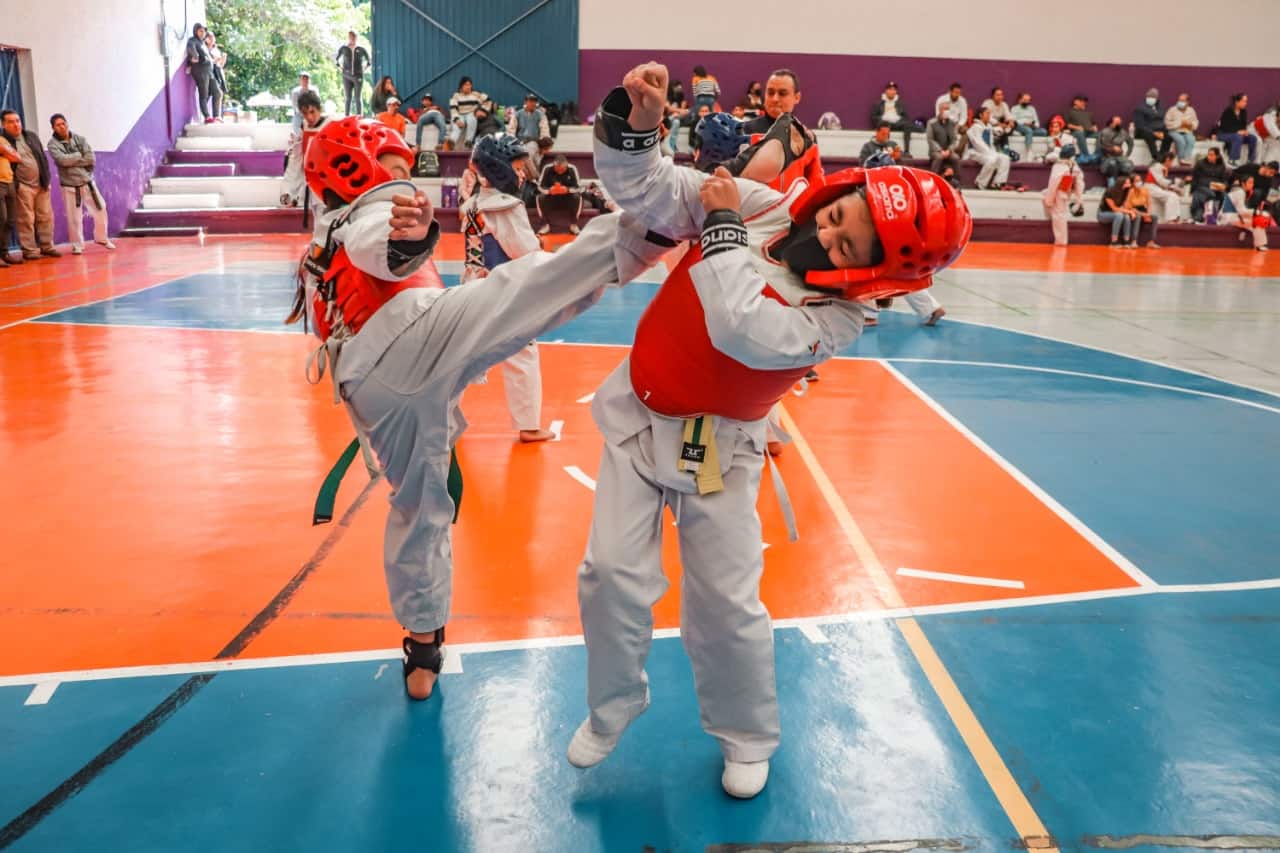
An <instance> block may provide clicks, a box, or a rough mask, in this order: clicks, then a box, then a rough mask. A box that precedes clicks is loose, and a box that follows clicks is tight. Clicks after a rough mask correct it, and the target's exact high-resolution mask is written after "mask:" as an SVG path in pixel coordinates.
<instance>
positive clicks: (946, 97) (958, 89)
mask: <svg viewBox="0 0 1280 853" xmlns="http://www.w3.org/2000/svg"><path fill="white" fill-rule="evenodd" d="M943 104H946V105H947V107H948V108H949V109H950V113H951V120H952V121H954V122H955V123H956V127H967V126H968V124H969V102H968V101H966V100H965V99H964V87H963V86H961V85H960V84H959V83H952V84H951V86H950V87H948V89H947V91H946V93H944V94H942V95H939V96H938V100H936V101H934V102H933V113H934V115H937V113H938V107H940V106H942V105H943Z"/></svg>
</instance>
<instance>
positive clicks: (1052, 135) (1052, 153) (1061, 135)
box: [1044, 116, 1080, 163]
mask: <svg viewBox="0 0 1280 853" xmlns="http://www.w3.org/2000/svg"><path fill="white" fill-rule="evenodd" d="M1048 143H1049V150H1048V151H1047V152H1046V153H1045V155H1044V161H1045V162H1046V163H1056V162H1058V157H1059V156H1061V152H1062V148H1063V146H1066V145H1070V146H1071V148H1072V150H1073V151H1075V152H1076V163H1079V162H1080V159H1079V151H1080V149H1079V148H1077V147H1076V138H1075V136H1073V135H1072V134H1071V132H1070V131H1068V130H1067V122H1066V120H1065V119H1063V117H1062V116H1054V117H1053V118H1051V119H1049V138H1048Z"/></svg>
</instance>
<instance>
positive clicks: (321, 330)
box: [310, 246, 444, 341]
mask: <svg viewBox="0 0 1280 853" xmlns="http://www.w3.org/2000/svg"><path fill="white" fill-rule="evenodd" d="M319 249H320V247H318V246H313V247H312V250H313V251H317V250H319ZM415 287H435V288H443V287H444V282H442V281H441V280H440V273H439V272H437V271H436V266H435V264H433V263H432V262H431V261H427V262H426V263H424V264H423V265H422V267H421V268H419V270H418V271H417V272H416V273H414V274H413V275H411V276H409V277H408V278H406V279H404V280H403V281H386V280H384V279H380V278H374V277H373V276H372V275H370V274H369V273H367V272H365V271H364V270H362V269H359V268H358V267H356V266H355V265H354V264H352V263H351V259H350V258H348V257H347V250H346V248H345V247H340V248H339V249H338V250H337V251H336V252H334V255H333V260H331V261H330V262H329V266H328V269H327V270H325V272H324V276H323V277H322V278H320V279H319V281H318V282H317V283H316V286H315V287H314V288H313V289H312V292H311V296H310V298H311V316H312V320H313V321H314V323H315V332H316V335H318V336H319V338H320V340H322V341H327V340H328V339H329V337H330V335H332V334H333V333H334V332H335V330H337V331H339V332H340V333H341V334H340V335H339V336H340V337H349V336H350V335H354V334H356V333H357V332H359V331H360V328H361V327H362V326H364V324H365V322H366V321H367V320H368V319H369V318H370V317H372V316H373V315H374V314H375V313H376V312H377V310H378V309H379V308H381V307H382V306H383V305H385V304H386V303H387V302H388V301H389V300H390V299H391V297H393V296H395V295H396V294H397V293H402V292H404V291H406V290H409V289H411V288H415Z"/></svg>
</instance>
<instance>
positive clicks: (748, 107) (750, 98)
mask: <svg viewBox="0 0 1280 853" xmlns="http://www.w3.org/2000/svg"><path fill="white" fill-rule="evenodd" d="M742 106H743V107H744V111H745V115H744V116H743V118H756V117H758V116H761V115H763V114H764V86H762V85H760V81H759V80H752V81H751V82H750V83H749V84H748V85H747V96H746V98H745V100H744V101H743V102H742Z"/></svg>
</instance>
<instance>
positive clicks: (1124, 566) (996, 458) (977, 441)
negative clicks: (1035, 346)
mask: <svg viewBox="0 0 1280 853" xmlns="http://www.w3.org/2000/svg"><path fill="white" fill-rule="evenodd" d="M880 363H881V364H883V365H884V368H885V370H887V371H889V372H890V373H892V374H893V375H894V377H896V378H897V380H898V381H899V382H901V383H902V384H903V385H904V386H905V387H906V388H907V389H908V390H909V391H911V393H913V394H915V395H916V396H917V397H919V398H920V400H921V401H922V402H923V403H924V404H925V405H926V406H928V407H929V408H931V409H933V411H935V412H937V414H938V416H939V417H941V418H942V419H943V420H945V421H946V422H947V423H949V424H950V425H951V426H952V427H953V428H955V429H956V430H957V431H958V432H959V433H960V434H961V435H963V436H964V437H965V438H967V439H969V441H971V442H973V445H974V447H977V448H978V449H979V450H981V451H982V452H983V453H985V454H986V455H987V457H988V458H990V459H991V460H992V461H993V462H995V463H996V464H997V465H999V466H1000V467H1001V468H1002V469H1003V470H1004V471H1005V473H1007V474H1008V475H1009V476H1011V477H1013V479H1014V480H1016V481H1017V482H1018V483H1019V484H1020V485H1021V486H1022V487H1023V488H1024V489H1026V490H1027V491H1029V492H1031V494H1033V495H1035V497H1036V498H1037V499H1039V501H1040V502H1041V503H1043V504H1044V505H1045V506H1046V507H1048V508H1049V509H1050V511H1052V512H1053V513H1054V514H1055V515H1057V516H1058V517H1059V518H1061V519H1062V520H1063V521H1065V522H1066V523H1067V524H1068V525H1069V526H1070V527H1071V529H1073V530H1075V531H1076V532H1077V533H1079V534H1080V535H1081V536H1083V537H1084V539H1085V541H1087V542H1088V543H1089V544H1091V545H1093V547H1095V548H1097V549H1098V550H1099V551H1101V552H1102V553H1103V555H1105V556H1106V557H1107V558H1108V559H1109V560H1111V562H1113V563H1115V564H1116V565H1117V566H1118V567H1119V568H1120V570H1121V571H1123V572H1124V573H1125V574H1127V575H1128V576H1129V577H1131V578H1133V580H1134V582H1135V583H1137V584H1138V585H1139V586H1155V585H1156V582H1155V581H1153V580H1152V579H1151V578H1150V577H1149V576H1148V575H1147V573H1146V572H1144V571H1142V569H1139V568H1138V567H1137V566H1135V565H1134V564H1133V563H1132V562H1130V560H1129V559H1128V558H1127V557H1125V556H1124V555H1123V554H1121V553H1120V552H1119V551H1117V550H1116V549H1115V548H1113V547H1111V545H1109V544H1108V543H1107V542H1106V541H1104V540H1103V538H1102V537H1101V536H1099V535H1098V534H1097V533H1094V532H1093V530H1092V529H1091V528H1090V527H1089V526H1088V525H1086V524H1085V523H1084V522H1083V521H1081V520H1080V519H1078V518H1076V517H1075V515H1073V514H1072V513H1071V512H1069V511H1068V510H1067V508H1066V507H1064V506H1063V505H1062V504H1060V503H1058V502H1057V501H1056V500H1054V499H1053V498H1052V497H1051V496H1050V495H1049V493H1048V492H1046V491H1045V490H1044V489H1042V488H1040V486H1038V485H1037V484H1036V483H1035V482H1034V481H1033V480H1032V479H1031V478H1030V477H1028V476H1027V475H1026V474H1024V473H1022V471H1020V470H1018V469H1017V468H1016V467H1014V466H1013V464H1011V463H1010V462H1009V460H1007V459H1005V458H1004V457H1003V456H1001V455H1000V454H999V453H997V452H996V451H995V450H994V449H993V448H992V447H991V446H990V445H989V444H987V443H986V442H985V441H983V440H982V439H981V438H979V437H978V435H977V433H975V432H974V431H973V430H971V429H969V428H968V427H966V426H965V425H964V424H962V423H960V421H959V420H958V419H957V418H956V417H955V416H954V415H953V414H951V413H950V412H948V411H947V410H946V409H944V408H943V407H942V406H941V405H939V404H938V401H937V400H934V399H933V398H932V397H930V396H929V395H928V394H926V393H925V392H924V391H922V390H921V389H920V387H919V386H917V385H916V384H915V383H914V382H912V381H911V380H910V379H908V378H907V377H906V376H905V375H903V373H902V371H900V370H898V369H897V368H896V367H894V366H893V365H892V364H889V363H888V362H887V361H881V362H880Z"/></svg>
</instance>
